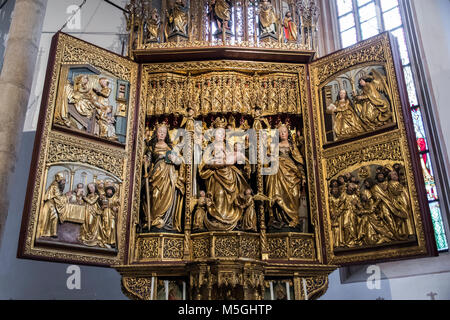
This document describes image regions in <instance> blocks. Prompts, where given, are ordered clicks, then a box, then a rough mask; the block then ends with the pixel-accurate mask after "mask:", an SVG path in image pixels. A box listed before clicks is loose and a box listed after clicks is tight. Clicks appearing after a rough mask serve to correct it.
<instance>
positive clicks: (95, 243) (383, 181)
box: [19, 0, 436, 300]
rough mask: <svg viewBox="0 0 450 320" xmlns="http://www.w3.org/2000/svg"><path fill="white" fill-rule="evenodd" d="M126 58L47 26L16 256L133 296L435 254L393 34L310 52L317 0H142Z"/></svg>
mask: <svg viewBox="0 0 450 320" xmlns="http://www.w3.org/2000/svg"><path fill="white" fill-rule="evenodd" d="M125 18H126V21H127V31H128V33H129V39H128V40H129V41H128V56H127V57H123V56H119V55H116V54H114V53H111V52H108V51H106V50H104V49H101V48H98V47H96V46H94V45H91V44H89V43H86V42H84V41H81V40H79V39H76V38H74V37H71V36H69V35H67V34H64V33H61V32H59V33H57V34H56V35H55V36H54V39H53V42H52V48H51V54H50V59H49V63H48V70H47V78H46V83H45V87H44V94H43V99H42V101H43V102H42V107H41V114H40V119H39V126H38V131H37V135H36V142H35V150H34V154H33V160H32V168H31V171H30V177H29V184H28V191H29V192H28V195H27V199H26V203H25V209H24V216H23V225H22V232H21V239H20V246H19V255H20V256H21V257H24V258H31V259H40V260H48V261H59V262H71V263H79V264H89V265H97V266H105V267H113V268H115V269H116V270H117V271H118V272H120V274H121V275H122V289H123V291H124V293H125V294H126V295H127V296H129V297H130V298H133V299H150V300H153V299H192V300H195V299H246V300H260V299H268V300H273V299H296V300H301V299H314V298H317V297H319V296H321V295H322V294H323V293H324V292H325V291H326V289H327V285H328V274H329V273H331V272H332V271H334V270H335V269H336V268H338V267H339V266H343V265H348V264H356V263H363V262H377V261H388V260H393V259H400V258H406V257H417V256H430V255H434V254H436V247H435V243H434V239H433V233H432V231H430V230H432V229H431V228H432V227H431V220H430V215H429V209H428V206H427V202H426V193H425V187H424V182H423V177H422V175H421V174H420V169H419V166H420V164H419V162H418V160H417V159H418V155H417V152H418V151H417V149H416V148H415V146H414V144H415V142H414V132H413V128H412V124H411V122H412V121H411V119H410V118H411V115H410V113H409V111H408V110H407V105H408V101H407V94H406V88H405V82H404V78H403V71H402V69H401V64H400V62H399V61H400V57H399V52H398V48H397V44H396V41H395V40H394V38H393V37H392V36H391V35H390V34H388V33H384V34H381V35H379V36H376V37H374V38H371V39H369V40H367V41H364V42H361V43H359V44H357V45H355V46H353V47H350V48H347V49H345V50H341V51H339V52H336V53H333V54H331V55H329V56H326V57H322V58H318V59H317V58H315V52H316V50H317V43H318V38H317V25H318V23H317V22H318V19H319V11H318V8H317V6H316V4H315V1H313V0H303V1H302V0H298V1H293V0H272V1H270V0H259V1H258V0H198V1H194V0H191V1H188V0H162V1H150V0H133V1H130V3H129V4H128V5H127V7H126V8H125Z"/></svg>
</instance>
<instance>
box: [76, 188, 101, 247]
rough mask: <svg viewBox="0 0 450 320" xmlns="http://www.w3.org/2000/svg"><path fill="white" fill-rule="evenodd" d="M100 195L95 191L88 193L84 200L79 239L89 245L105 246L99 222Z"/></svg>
mask: <svg viewBox="0 0 450 320" xmlns="http://www.w3.org/2000/svg"><path fill="white" fill-rule="evenodd" d="M99 199H100V195H99V194H97V193H91V194H88V195H87V196H86V197H85V198H84V201H85V202H86V204H85V210H86V211H85V220H84V223H83V225H82V226H81V229H80V236H79V238H78V239H79V241H80V242H81V243H83V244H85V245H87V246H91V247H96V246H100V247H105V242H104V241H103V239H102V234H101V230H100V229H101V227H102V226H101V224H102V210H101V208H100V203H99Z"/></svg>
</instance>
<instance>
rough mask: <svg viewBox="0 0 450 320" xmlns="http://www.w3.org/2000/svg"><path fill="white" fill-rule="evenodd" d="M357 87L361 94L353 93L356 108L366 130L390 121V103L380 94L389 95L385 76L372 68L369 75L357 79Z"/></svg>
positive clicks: (391, 116)
mask: <svg viewBox="0 0 450 320" xmlns="http://www.w3.org/2000/svg"><path fill="white" fill-rule="evenodd" d="M359 88H360V90H361V94H359V95H358V94H356V93H353V95H354V97H355V98H354V99H355V104H356V110H357V111H358V112H359V114H360V117H361V120H362V122H363V124H364V126H365V127H366V128H367V129H368V130H374V129H376V128H378V127H380V126H383V125H386V124H388V123H390V122H392V119H393V114H392V109H391V103H390V102H389V100H388V99H387V98H386V97H385V96H383V95H382V94H381V93H385V94H386V95H387V96H388V97H389V87H388V86H387V83H386V79H385V77H384V76H382V75H381V74H380V73H379V72H378V71H376V70H375V69H373V70H372V72H370V73H369V76H367V77H362V78H361V79H360V80H359Z"/></svg>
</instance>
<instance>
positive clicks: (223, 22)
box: [127, 0, 299, 47]
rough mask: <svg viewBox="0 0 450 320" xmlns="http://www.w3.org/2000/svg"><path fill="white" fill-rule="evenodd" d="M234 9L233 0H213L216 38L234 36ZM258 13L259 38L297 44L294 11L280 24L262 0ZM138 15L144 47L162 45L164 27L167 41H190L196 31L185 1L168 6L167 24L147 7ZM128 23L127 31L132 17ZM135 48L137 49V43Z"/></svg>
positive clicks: (211, 15) (211, 11)
mask: <svg viewBox="0 0 450 320" xmlns="http://www.w3.org/2000/svg"><path fill="white" fill-rule="evenodd" d="M132 9H133V6H132V5H129V6H128V10H129V11H130V12H135V11H136V10H134V11H133V10H132ZM232 10H233V3H232V1H231V0H211V1H210V2H209V6H208V12H207V14H208V17H209V20H210V22H211V23H212V24H213V25H214V26H215V29H216V32H215V36H219V38H220V37H222V36H223V37H226V36H229V35H233V30H232V29H233V28H232ZM255 10H256V11H255V13H256V15H257V16H258V27H259V38H260V39H261V40H263V39H266V38H272V39H274V40H278V39H279V38H280V37H282V38H284V40H285V41H286V42H297V39H298V33H299V27H298V26H297V24H296V23H295V22H294V19H293V16H292V13H291V11H287V12H286V13H285V14H284V17H283V19H282V21H280V19H279V15H278V14H277V10H276V9H275V8H274V6H273V5H272V3H271V1H270V0H260V1H259V2H258V6H257V7H256V9H255ZM135 15H136V16H135V18H136V17H139V16H142V20H143V21H142V22H143V25H144V32H143V34H144V39H143V43H144V44H147V43H152V42H162V41H161V28H163V33H164V39H165V41H171V40H172V39H175V40H176V41H179V40H180V38H181V39H183V38H184V39H188V38H189V32H190V29H192V28H194V26H190V19H189V5H188V3H187V2H186V1H185V0H175V1H174V2H172V3H169V7H168V9H166V10H165V12H164V15H165V19H164V21H165V22H164V25H163V23H162V22H161V16H160V14H159V12H158V10H157V9H156V8H153V9H152V8H150V7H149V8H145V9H144V13H140V14H137V13H135ZM127 21H128V28H131V25H130V23H131V18H130V16H128V15H127ZM135 22H137V21H135ZM224 31H225V32H224ZM135 40H137V37H136V38H135ZM134 46H135V47H136V43H135V44H134Z"/></svg>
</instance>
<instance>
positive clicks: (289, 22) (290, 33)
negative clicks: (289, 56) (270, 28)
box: [283, 11, 298, 42]
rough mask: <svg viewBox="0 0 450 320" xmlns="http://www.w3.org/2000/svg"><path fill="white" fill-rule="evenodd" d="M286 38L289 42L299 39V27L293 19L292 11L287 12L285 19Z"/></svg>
mask: <svg viewBox="0 0 450 320" xmlns="http://www.w3.org/2000/svg"><path fill="white" fill-rule="evenodd" d="M283 30H284V38H285V39H286V41H287V42H297V39H298V27H297V25H296V24H295V22H294V19H292V13H291V12H290V11H288V12H286V14H285V15H284V19H283Z"/></svg>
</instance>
